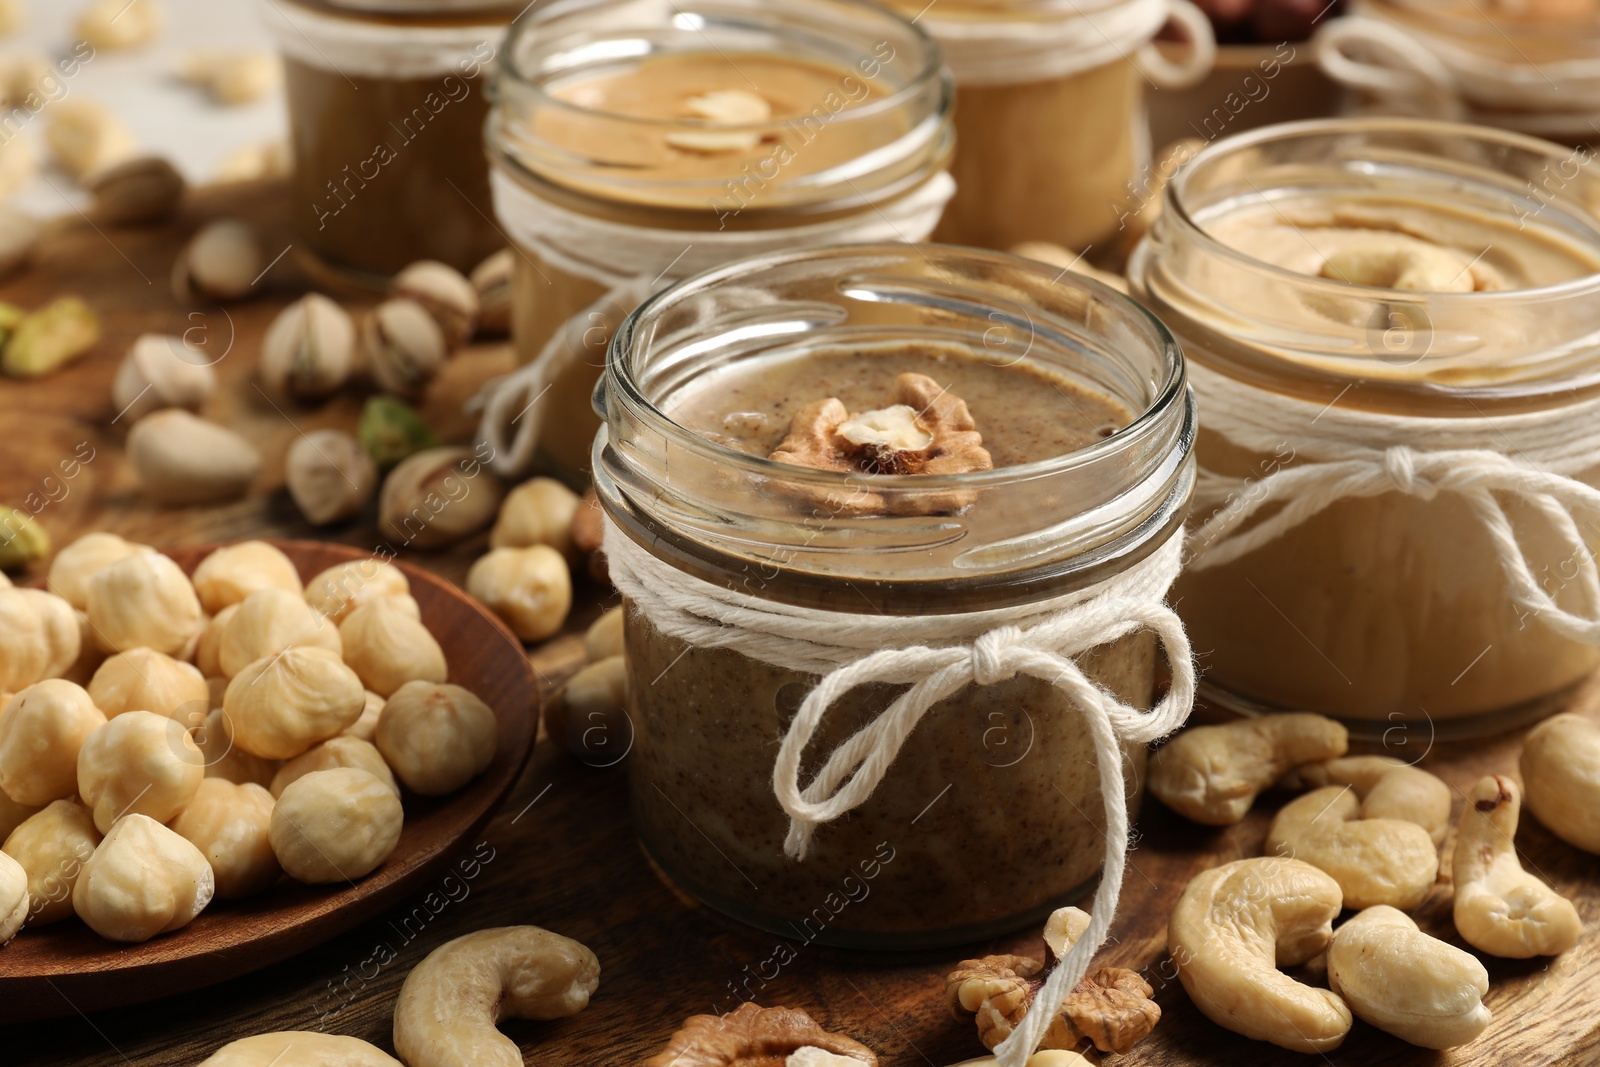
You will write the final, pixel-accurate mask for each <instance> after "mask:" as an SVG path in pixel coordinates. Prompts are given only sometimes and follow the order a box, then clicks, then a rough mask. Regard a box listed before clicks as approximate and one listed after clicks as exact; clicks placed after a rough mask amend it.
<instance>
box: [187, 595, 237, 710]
mask: <svg viewBox="0 0 1600 1067" xmlns="http://www.w3.org/2000/svg"><path fill="white" fill-rule="evenodd" d="M238 613H239V605H237V604H230V605H228V606H227V607H225V608H223V609H222V610H221V611H219V612H217V613H216V614H215V615H213V616H211V618H209V619H207V620H206V624H205V628H204V629H202V630H201V631H200V643H199V644H197V645H195V649H194V665H195V666H196V667H198V668H200V673H201V674H202V675H204V676H205V677H206V680H207V682H208V683H209V682H210V680H211V679H213V678H221V679H222V681H223V684H224V685H226V684H227V678H226V676H225V675H223V673H222V635H223V634H225V633H227V632H228V623H230V622H232V621H233V617H234V616H235V615H237V614H238ZM211 706H212V707H217V706H218V705H217V703H216V702H213V703H212V705H211Z"/></svg>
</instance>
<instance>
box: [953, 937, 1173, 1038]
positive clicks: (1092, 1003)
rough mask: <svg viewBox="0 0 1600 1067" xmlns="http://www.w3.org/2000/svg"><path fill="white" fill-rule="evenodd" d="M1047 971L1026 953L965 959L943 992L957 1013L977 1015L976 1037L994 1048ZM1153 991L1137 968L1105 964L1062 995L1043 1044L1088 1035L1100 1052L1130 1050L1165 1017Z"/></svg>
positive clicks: (1011, 1027) (1018, 1017) (1030, 1000)
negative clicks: (1152, 996) (1130, 968)
mask: <svg viewBox="0 0 1600 1067" xmlns="http://www.w3.org/2000/svg"><path fill="white" fill-rule="evenodd" d="M1047 977H1049V970H1048V969H1047V968H1046V967H1045V965H1044V964H1042V963H1040V962H1039V961H1038V960H1034V959H1029V958H1028V957H1026V956H985V957H983V958H982V959H976V960H964V961H962V963H961V965H960V966H959V967H958V968H957V969H956V970H954V971H951V972H950V976H949V977H948V978H947V979H946V980H945V998H946V1000H947V1001H948V1002H949V1004H950V1010H951V1012H952V1013H954V1014H955V1016H956V1017H957V1018H966V1017H967V1016H969V1015H970V1016H972V1017H973V1018H974V1020H975V1021H976V1023H977V1026H978V1040H980V1041H982V1042H983V1044H984V1047H985V1048H988V1049H991V1050H992V1049H993V1048H995V1046H997V1045H999V1044H1000V1042H1002V1041H1004V1040H1005V1039H1006V1038H1008V1037H1010V1036H1011V1032H1012V1030H1014V1029H1015V1028H1016V1026H1017V1024H1018V1023H1019V1022H1021V1021H1022V1017H1023V1016H1024V1015H1026V1014H1027V1013H1028V1008H1029V1006H1030V1005H1031V1004H1032V1003H1033V999H1034V997H1035V996H1037V995H1038V992H1039V989H1040V988H1041V987H1042V986H1043V985H1044V981H1045V979H1046V978H1047ZM1152 993H1153V990H1152V989H1151V988H1150V986H1149V984H1148V983H1147V982H1145V980H1144V979H1143V978H1141V977H1139V975H1138V974H1137V973H1136V972H1134V971H1130V970H1127V969H1126V968H1123V967H1102V968H1100V969H1099V970H1098V971H1095V972H1094V973H1093V974H1091V975H1088V976H1087V977H1085V978H1084V979H1083V980H1082V981H1081V982H1079V983H1078V985H1077V987H1076V988H1075V989H1073V991H1072V992H1071V993H1068V994H1067V996H1066V998H1065V999H1064V1000H1062V1002H1061V1005H1060V1007H1059V1008H1057V1009H1056V1013H1055V1018H1054V1019H1053V1020H1052V1022H1051V1024H1050V1029H1049V1030H1047V1031H1045V1037H1044V1041H1043V1043H1042V1044H1040V1046H1039V1047H1040V1048H1041V1049H1072V1048H1076V1047H1077V1046H1078V1045H1079V1044H1081V1043H1082V1042H1083V1041H1085V1040H1088V1041H1092V1042H1093V1043H1094V1047H1095V1048H1097V1049H1099V1050H1100V1051H1101V1052H1127V1051H1128V1050H1129V1049H1131V1048H1132V1047H1133V1046H1134V1045H1136V1044H1138V1043H1139V1042H1140V1041H1141V1040H1143V1039H1144V1037H1145V1036H1146V1035H1147V1034H1149V1033H1150V1031H1151V1030H1153V1029H1154V1028H1155V1025H1156V1023H1157V1022H1159V1021H1160V1019H1161V1008H1160V1007H1159V1006H1158V1005H1157V1004H1156V1003H1155V1001H1153V1000H1151V999H1150V997H1151V995H1152Z"/></svg>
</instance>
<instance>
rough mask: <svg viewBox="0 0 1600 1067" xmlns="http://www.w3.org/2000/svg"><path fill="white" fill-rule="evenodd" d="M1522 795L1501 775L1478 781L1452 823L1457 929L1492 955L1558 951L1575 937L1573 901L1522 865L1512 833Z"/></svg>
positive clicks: (1525, 955)
mask: <svg viewBox="0 0 1600 1067" xmlns="http://www.w3.org/2000/svg"><path fill="white" fill-rule="evenodd" d="M1521 808H1522V796H1521V792H1520V790H1518V789H1517V783H1515V782H1513V781H1512V780H1511V779H1510V778H1506V777H1504V776H1502V775H1489V776H1488V777H1485V778H1481V779H1479V780H1478V784H1477V785H1475V786H1473V787H1472V790H1471V792H1469V793H1468V794H1467V806H1466V808H1464V809H1463V810H1462V812H1461V822H1460V824H1459V825H1458V826H1457V828H1456V855H1455V871H1454V876H1455V882H1456V900H1455V919H1456V930H1457V931H1458V932H1460V934H1461V936H1462V937H1463V938H1465V939H1466V942H1467V944H1469V945H1471V946H1472V947H1474V948H1478V949H1482V950H1483V951H1484V952H1487V953H1489V954H1490V955H1491V956H1505V957H1508V958H1510V959H1527V958H1529V957H1530V956H1555V955H1558V954H1560V953H1562V952H1565V951H1567V949H1569V948H1571V947H1572V946H1573V945H1575V944H1576V943H1577V941H1578V934H1579V933H1580V932H1581V931H1582V929H1583V923H1582V921H1581V920H1580V919H1579V918H1578V910H1577V909H1576V908H1574V907H1573V906H1572V901H1570V900H1568V899H1567V898H1566V897H1564V896H1562V895H1561V894H1560V893H1557V892H1556V891H1555V890H1554V889H1551V888H1550V887H1549V886H1548V885H1546V884H1545V883H1544V882H1542V881H1540V880H1539V879H1538V878H1536V877H1534V876H1533V875H1531V874H1529V873H1528V872H1527V871H1525V870H1523V869H1522V863H1521V861H1520V860H1518V859H1517V849H1516V844H1515V843H1514V841H1513V838H1515V837H1516V834H1517V815H1518V813H1519V812H1520V810H1521Z"/></svg>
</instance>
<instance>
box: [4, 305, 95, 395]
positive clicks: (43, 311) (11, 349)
mask: <svg viewBox="0 0 1600 1067" xmlns="http://www.w3.org/2000/svg"><path fill="white" fill-rule="evenodd" d="M99 343H100V317H99V316H98V315H96V314H95V313H94V309H93V308H91V307H90V306H89V305H88V304H86V303H84V301H83V299H82V298H81V297H76V296H63V297H61V298H59V299H57V300H53V301H51V302H50V303H49V304H46V305H45V306H44V307H42V308H40V309H39V310H37V311H32V312H28V313H27V314H25V315H23V316H22V318H20V319H18V320H17V321H16V323H15V324H14V325H13V326H12V328H11V333H10V336H9V337H8V338H7V339H6V343H5V348H4V349H3V350H0V370H4V371H5V372H6V373H7V374H9V375H11V376H12V377H13V378H40V377H43V376H44V375H46V374H53V373H55V372H56V371H58V370H60V369H61V368H62V367H65V366H66V365H67V364H69V363H72V362H74V361H75V360H77V359H80V358H81V357H83V356H84V355H85V354H86V353H87V352H88V351H89V350H90V349H92V348H94V346H95V345H97V344H99Z"/></svg>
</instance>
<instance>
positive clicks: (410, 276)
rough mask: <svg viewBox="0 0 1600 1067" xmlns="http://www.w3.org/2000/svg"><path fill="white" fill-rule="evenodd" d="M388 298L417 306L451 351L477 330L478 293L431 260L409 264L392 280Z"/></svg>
mask: <svg viewBox="0 0 1600 1067" xmlns="http://www.w3.org/2000/svg"><path fill="white" fill-rule="evenodd" d="M389 295H390V296H393V297H395V298H398V299H402V300H412V301H415V302H416V303H417V304H419V305H421V307H422V308H423V310H425V311H426V312H427V313H428V314H429V315H431V316H432V317H433V321H434V322H435V323H436V324H437V325H438V327H439V332H440V334H441V335H442V336H443V337H444V341H445V345H446V346H447V347H448V348H450V349H452V350H453V349H456V348H459V347H461V346H462V345H464V344H466V343H467V341H468V340H470V339H471V337H472V331H473V330H474V329H475V328H476V327H477V323H478V290H477V288H476V287H475V286H474V285H473V284H472V283H471V282H470V281H468V280H467V279H466V278H465V277H464V276H463V275H462V273H461V272H460V271H458V270H456V269H455V268H454V267H451V266H449V265H447V264H444V263H439V262H437V261H435V260H431V259H424V260H419V261H418V262H416V263H413V264H411V265H410V266H409V267H407V268H406V269H405V270H402V271H401V272H400V273H399V274H396V275H395V276H394V281H393V282H392V283H391V284H390V287H389Z"/></svg>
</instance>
